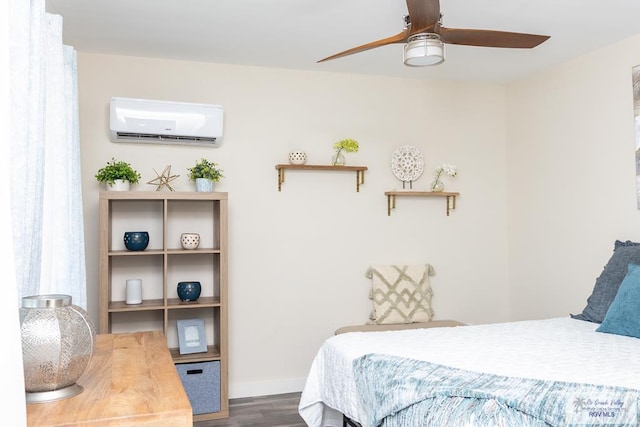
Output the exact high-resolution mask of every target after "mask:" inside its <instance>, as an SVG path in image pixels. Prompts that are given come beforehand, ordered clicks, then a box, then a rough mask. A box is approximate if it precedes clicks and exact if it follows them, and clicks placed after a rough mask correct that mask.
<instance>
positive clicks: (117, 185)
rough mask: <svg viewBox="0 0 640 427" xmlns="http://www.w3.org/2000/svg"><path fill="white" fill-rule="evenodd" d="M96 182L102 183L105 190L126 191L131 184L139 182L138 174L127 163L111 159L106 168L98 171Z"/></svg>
mask: <svg viewBox="0 0 640 427" xmlns="http://www.w3.org/2000/svg"><path fill="white" fill-rule="evenodd" d="M96 179H97V180H98V182H104V183H105V184H106V186H107V190H111V191H127V190H129V188H130V185H131V184H137V183H138V182H139V181H140V173H138V171H136V170H135V169H134V168H133V167H132V166H131V165H130V164H129V163H127V162H124V161H121V160H116V159H115V158H113V157H112V158H111V160H110V161H108V162H107V164H106V166H104V167H103V168H101V169H99V170H98V173H97V174H96Z"/></svg>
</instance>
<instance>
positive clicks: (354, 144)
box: [331, 139, 359, 166]
mask: <svg viewBox="0 0 640 427" xmlns="http://www.w3.org/2000/svg"><path fill="white" fill-rule="evenodd" d="M358 148H359V147H358V141H356V140H355V139H342V140H340V141H338V142H336V143H335V144H333V149H334V150H336V153H335V154H334V155H333V159H332V162H331V164H332V165H333V166H344V163H345V159H344V154H342V151H345V152H347V153H355V152H357V151H358Z"/></svg>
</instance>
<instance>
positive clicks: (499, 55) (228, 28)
mask: <svg viewBox="0 0 640 427" xmlns="http://www.w3.org/2000/svg"><path fill="white" fill-rule="evenodd" d="M47 10H48V11H49V12H51V13H57V14H60V15H62V16H63V18H64V41H65V43H66V44H69V45H71V46H74V47H75V48H76V50H78V51H80V52H93V53H110V54H121V55H134V56H146V57H159V58H174V59H183V60H191V61H204V62H215V63H221V64H240V65H256V66H265V67H277V68H292V69H304V70H315V71H330V72H346V73H359V74H375V75H386V76H393V77H403V78H424V79H448V80H460V81H475V82H478V81H481V82H489V83H505V82H509V81H512V80H515V79H518V78H521V77H523V76H526V75H527V74H530V73H532V72H536V71H538V70H541V69H544V68H546V67H549V66H552V65H554V64H558V63H561V62H563V61H565V60H568V59H570V58H573V57H576V56H579V55H581V54H583V53H586V52H589V51H592V50H595V49H597V48H600V47H603V46H606V45H608V44H611V43H613V42H616V41H618V40H622V39H625V38H627V37H630V36H632V35H634V34H637V33H640V1H639V0H607V1H595V0H535V1H533V0H441V12H442V13H443V15H444V18H443V25H444V26H445V27H449V28H476V29H487V30H503V31H515V32H524V33H533V34H543V35H549V36H551V38H550V39H549V40H548V41H546V42H545V43H543V44H541V45H540V46H538V47H536V48H534V49H524V50H521V49H496V48H480V47H467V46H454V45H447V46H446V56H447V60H446V61H445V63H444V64H441V65H438V66H434V67H425V68H410V67H405V66H404V65H402V44H394V45H391V46H385V47H380V48H376V49H372V50H369V51H366V52H361V53H358V54H355V55H351V56H347V57H344V58H339V59H335V60H333V61H328V62H324V63H321V64H318V63H317V62H316V61H317V60H319V59H321V58H324V57H326V56H329V55H332V54H334V53H337V52H340V51H343V50H346V49H349V48H352V47H355V46H359V45H362V44H365V43H368V42H371V41H374V40H378V39H382V38H385V37H388V36H391V35H395V34H397V33H399V32H400V31H402V26H403V22H402V18H403V16H404V15H405V14H406V13H407V9H406V3H405V1H403V0H47ZM639 48H640V46H639Z"/></svg>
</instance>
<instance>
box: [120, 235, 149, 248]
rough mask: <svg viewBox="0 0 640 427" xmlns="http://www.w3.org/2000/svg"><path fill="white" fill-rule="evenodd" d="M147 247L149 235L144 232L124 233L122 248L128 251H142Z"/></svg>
mask: <svg viewBox="0 0 640 427" xmlns="http://www.w3.org/2000/svg"><path fill="white" fill-rule="evenodd" d="M147 245H149V233H148V232H146V231H125V233H124V246H125V247H126V248H127V249H129V250H130V251H144V250H145V249H146V248H147Z"/></svg>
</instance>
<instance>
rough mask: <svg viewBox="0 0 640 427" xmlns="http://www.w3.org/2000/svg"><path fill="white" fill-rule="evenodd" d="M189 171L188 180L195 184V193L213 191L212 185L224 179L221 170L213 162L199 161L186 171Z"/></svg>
mask: <svg viewBox="0 0 640 427" xmlns="http://www.w3.org/2000/svg"><path fill="white" fill-rule="evenodd" d="M187 170H188V171H189V180H191V181H193V182H195V183H196V191H206V192H211V191H213V183H214V182H218V181H220V179H221V178H224V175H222V169H220V168H219V167H218V165H217V164H216V163H214V162H210V161H209V160H207V159H204V158H203V159H200V160H199V161H198V162H196V165H195V166H194V167H192V168H188V169H187Z"/></svg>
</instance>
